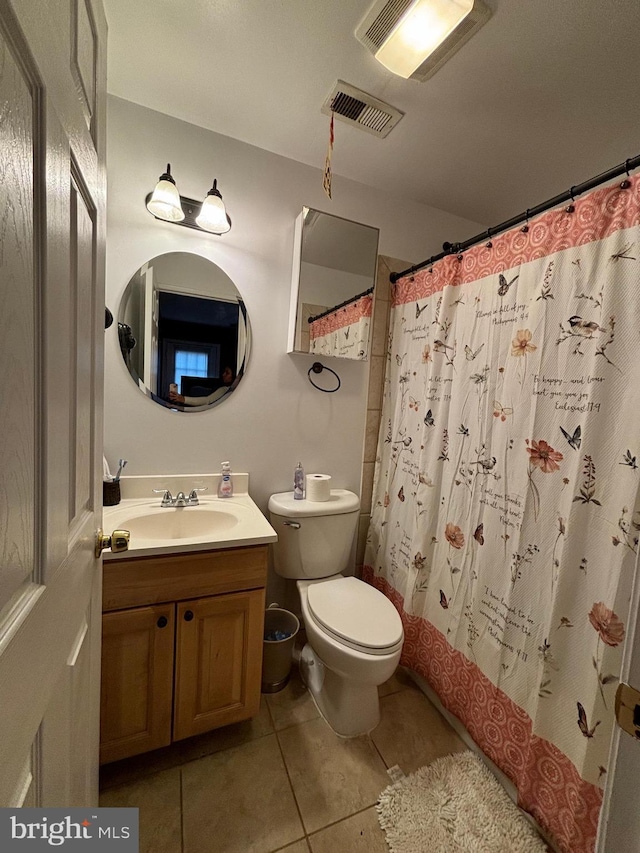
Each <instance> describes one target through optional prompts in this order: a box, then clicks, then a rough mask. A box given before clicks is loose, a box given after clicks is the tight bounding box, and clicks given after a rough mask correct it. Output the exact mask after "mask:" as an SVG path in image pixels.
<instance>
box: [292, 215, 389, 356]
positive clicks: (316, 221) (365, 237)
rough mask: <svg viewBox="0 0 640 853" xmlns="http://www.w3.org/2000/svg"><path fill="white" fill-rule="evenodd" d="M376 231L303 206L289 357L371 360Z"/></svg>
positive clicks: (297, 234)
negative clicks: (312, 356) (295, 353)
mask: <svg viewBox="0 0 640 853" xmlns="http://www.w3.org/2000/svg"><path fill="white" fill-rule="evenodd" d="M378 235H379V231H378V229H377V228H372V227H371V226H369V225H361V224H360V223H359V222H351V221H350V220H348V219H342V218H341V217H339V216H333V215H331V214H329V213H322V211H320V210H314V209H313V208H310V207H304V208H303V209H302V213H301V214H300V216H299V217H298V218H297V220H296V227H295V239H294V254H293V280H292V286H291V308H290V314H289V343H288V348H287V352H304V353H310V354H312V355H321V356H336V357H338V358H351V359H358V360H360V361H363V360H366V359H367V358H368V357H369V333H370V326H371V309H372V305H373V295H372V294H373V285H374V282H375V274H376V261H377V256H378Z"/></svg>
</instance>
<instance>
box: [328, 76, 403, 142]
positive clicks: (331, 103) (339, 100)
mask: <svg viewBox="0 0 640 853" xmlns="http://www.w3.org/2000/svg"><path fill="white" fill-rule="evenodd" d="M322 112H323V113H324V114H325V115H330V114H331V113H332V112H333V113H334V114H335V116H336V118H339V119H341V120H342V121H346V122H348V123H349V124H353V125H355V126H356V127H359V128H360V129H361V130H366V131H367V133H373V135H374V136H380V137H385V136H387V134H388V133H390V131H391V130H393V128H394V127H395V126H396V125H397V124H398V122H399V121H400V119H401V118H402V116H403V115H404V113H402V112H400V110H397V109H396V108H395V107H392V106H391V105H390V104H385V102H384V101H379V100H378V99H377V98H374V97H373V96H372V95H369V94H367V93H366V92H363V91H362V89H356V87H355V86H351V85H349V83H345V82H344V81H342V80H338V82H337V83H336V85H335V86H334V87H333V91H332V92H331V94H330V95H329V97H328V98H327V100H326V101H325V102H324V104H323V106H322Z"/></svg>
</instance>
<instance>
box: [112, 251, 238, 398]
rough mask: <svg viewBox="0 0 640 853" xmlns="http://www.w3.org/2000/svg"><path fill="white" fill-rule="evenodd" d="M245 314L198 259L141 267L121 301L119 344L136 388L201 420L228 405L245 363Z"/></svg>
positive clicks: (163, 258)
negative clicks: (206, 412)
mask: <svg viewBox="0 0 640 853" xmlns="http://www.w3.org/2000/svg"><path fill="white" fill-rule="evenodd" d="M250 337H251V335H250V329H249V318H248V317H247V311H246V308H245V306H244V302H243V301H242V297H241V296H240V294H239V293H238V291H237V289H236V287H235V285H234V283H233V282H232V281H231V279H230V278H229V276H228V275H227V274H226V273H225V272H223V271H222V270H221V269H220V267H218V266H216V265H215V264H214V263H212V262H211V261H208V260H207V259H206V258H203V257H201V256H200V255H193V254H191V253H189V252H170V253H168V254H166V255H159V256H158V257H157V258H153V259H152V260H150V261H147V263H145V264H143V265H142V266H141V267H140V269H139V270H137V272H136V273H135V274H134V275H133V276H132V278H131V280H130V282H129V284H128V285H127V287H126V289H125V291H124V293H123V295H122V299H121V301H120V310H119V312H118V341H119V344H120V351H121V353H122V358H123V359H124V363H125V365H126V367H127V370H128V371H129V374H130V376H131V378H132V379H133V381H134V382H135V383H136V385H137V386H138V388H139V389H140V390H141V391H142V392H143V393H144V394H146V395H147V396H148V397H151V399H152V400H155V402H156V403H159V404H160V405H161V406H166V407H167V408H169V409H175V410H178V411H181V412H201V411H204V410H206V409H208V408H210V407H211V406H217V405H218V404H219V403H221V402H223V401H224V400H227V399H229V397H230V396H231V394H232V392H233V391H234V390H235V389H236V387H237V385H238V383H239V382H240V380H241V379H242V377H243V376H244V373H245V370H246V365H247V361H248V358H249V345H250Z"/></svg>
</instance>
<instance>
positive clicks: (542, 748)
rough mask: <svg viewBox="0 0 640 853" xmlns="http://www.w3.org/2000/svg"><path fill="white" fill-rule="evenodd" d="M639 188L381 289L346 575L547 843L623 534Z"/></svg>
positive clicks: (599, 680) (639, 408)
mask: <svg viewBox="0 0 640 853" xmlns="http://www.w3.org/2000/svg"><path fill="white" fill-rule="evenodd" d="M639 224H640V179H639V178H637V177H636V178H634V179H632V180H631V181H630V182H629V185H628V186H627V187H626V188H622V187H620V186H619V185H618V184H616V185H615V186H610V187H606V188H603V189H599V190H597V191H594V192H592V193H590V194H589V195H588V196H585V197H584V198H582V199H580V200H579V201H576V202H575V204H574V205H571V206H570V207H569V208H568V209H560V210H554V211H551V212H548V213H546V214H544V215H542V216H540V217H539V218H537V219H535V220H532V221H531V222H530V223H528V225H527V226H525V227H523V228H520V229H515V230H513V231H511V232H507V233H505V234H502V235H501V236H498V237H494V238H492V241H491V243H490V244H487V245H479V246H476V247H474V248H472V249H470V250H468V251H466V252H465V253H464V254H463V255H459V256H457V257H456V256H454V255H452V256H448V257H446V258H444V259H443V260H441V261H440V262H438V263H437V264H436V265H434V266H433V267H432V268H431V269H424V270H422V271H421V272H419V273H416V274H415V275H412V276H410V277H405V278H404V279H401V280H400V281H399V282H398V283H397V284H396V286H395V294H394V300H393V305H392V318H391V330H390V337H389V352H388V355H387V358H388V365H387V372H386V377H385V389H384V402H383V411H382V422H381V430H380V437H379V443H378V459H377V464H376V473H375V479H374V496H373V509H372V517H371V526H370V530H369V536H368V543H367V550H366V554H365V564H366V565H365V570H364V571H365V579H366V580H368V581H369V582H370V583H372V584H373V585H375V586H376V587H377V588H379V589H380V590H382V591H383V592H384V593H385V594H386V595H387V596H388V597H389V598H390V599H391V600H392V601H393V602H394V604H395V605H396V607H397V608H398V610H399V612H400V614H401V617H402V619H403V622H404V628H405V636H406V639H405V645H404V650H403V657H402V661H401V662H402V663H404V664H405V665H407V666H409V667H411V668H412V669H414V670H415V671H417V672H418V673H420V674H421V675H422V676H424V677H425V678H426V679H427V681H428V682H429V684H430V685H431V686H432V687H433V688H434V690H435V691H436V692H437V694H438V695H439V697H440V699H441V700H442V702H443V704H444V705H445V707H446V708H448V709H449V710H450V711H451V712H452V713H453V714H455V715H456V716H457V717H458V718H459V719H460V720H461V721H462V722H463V723H464V725H465V726H466V728H467V729H468V731H469V732H470V734H471V735H472V737H473V738H474V740H475V742H476V743H477V744H478V745H479V746H480V748H481V749H482V750H483V751H484V752H485V754H486V755H488V756H489V757H490V758H491V759H492V760H493V761H494V762H495V763H496V764H497V765H498V766H499V767H500V768H501V769H502V770H503V771H504V772H505V773H506V774H507V776H508V777H509V778H510V779H511V780H512V781H513V782H514V784H515V786H516V788H517V790H518V798H519V803H520V805H521V806H522V808H524V809H526V810H527V811H529V812H530V813H531V814H533V815H534V816H535V818H536V819H537V820H538V822H539V824H540V825H541V826H543V827H544V828H545V829H546V830H548V831H549V833H550V834H551V836H552V837H553V838H554V839H555V841H556V842H557V844H558V846H559V847H560V849H561V850H563V851H571V853H584V851H592V850H593V849H594V844H595V838H596V832H597V823H598V815H599V810H600V805H601V800H602V788H603V787H604V782H605V778H606V772H607V760H608V751H609V741H610V736H611V730H612V726H613V723H614V715H613V703H614V696H615V691H616V683H617V674H618V673H619V670H620V662H621V650H622V643H623V640H624V636H625V623H626V619H627V614H628V607H629V598H630V591H631V584H632V578H633V574H634V571H635V565H636V556H637V551H638V531H639V530H640V512H639V509H640V504H639V502H638V495H639V484H640V462H639V460H640V428H639V417H638V416H639V414H640V369H639V368H640V365H639V363H638V362H639V358H638V357H639V355H640V331H639V330H640V227H639Z"/></svg>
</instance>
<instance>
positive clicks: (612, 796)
mask: <svg viewBox="0 0 640 853" xmlns="http://www.w3.org/2000/svg"><path fill="white" fill-rule="evenodd" d="M620 680H621V681H623V682H625V683H626V684H629V685H631V686H632V687H635V688H636V689H637V690H640V574H639V566H638V561H637V560H636V573H635V582H634V588H633V592H632V594H631V609H630V613H629V619H628V621H627V636H626V639H625V649H624V657H623V664H622V673H621V676H620ZM597 850H598V853H640V738H638V739H635V738H634V737H632V736H631V735H629V734H627V733H626V732H624V731H622V729H621V728H619V727H618V726H616V727H615V729H614V735H613V742H612V745H611V754H610V757H609V767H608V771H607V787H606V790H605V798H604V805H603V807H602V815H601V817H600V831H599V836H598V844H597Z"/></svg>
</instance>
